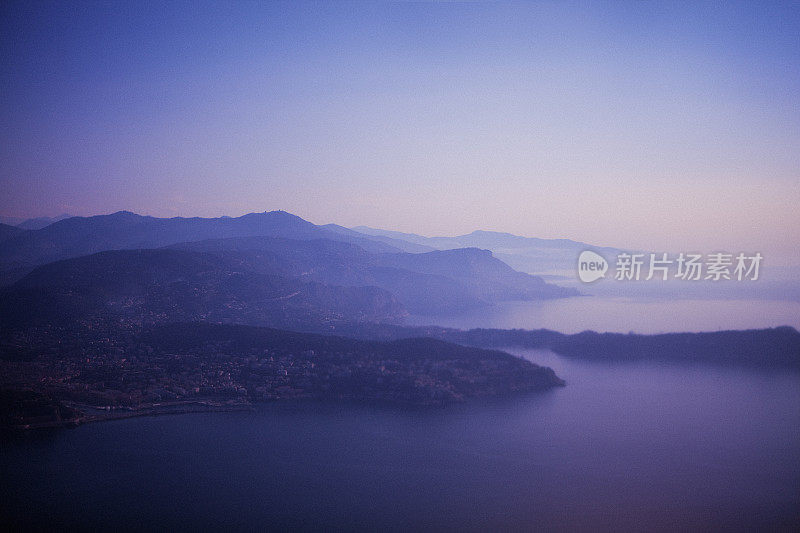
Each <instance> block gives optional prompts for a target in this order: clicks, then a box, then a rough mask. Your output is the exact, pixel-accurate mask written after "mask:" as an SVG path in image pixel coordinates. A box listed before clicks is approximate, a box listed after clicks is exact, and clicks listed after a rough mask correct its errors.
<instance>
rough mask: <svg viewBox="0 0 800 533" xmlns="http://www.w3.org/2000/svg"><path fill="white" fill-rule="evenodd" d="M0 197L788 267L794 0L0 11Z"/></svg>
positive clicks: (796, 125) (2, 206)
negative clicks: (575, 243)
mask: <svg viewBox="0 0 800 533" xmlns="http://www.w3.org/2000/svg"><path fill="white" fill-rule="evenodd" d="M0 56H2V57H1V59H0V91H1V93H0V94H2V99H0V190H1V191H2V192H1V193H0V215H5V216H13V217H33V216H54V215H58V214H60V213H65V212H66V213H70V214H74V215H93V214H102V213H110V212H114V211H118V210H123V209H126V210H130V211H134V212H137V213H141V214H148V215H153V216H220V215H230V216H238V215H241V214H244V213H248V212H253V211H268V210H274V209H283V210H286V211H289V212H292V213H295V214H297V215H299V216H301V217H303V218H306V219H308V220H310V221H312V222H315V223H329V222H335V223H338V224H342V225H345V226H355V225H361V224H364V225H369V226H373V227H382V228H386V229H396V230H401V231H409V232H415V233H421V234H425V235H454V234H463V233H468V232H471V231H473V230H475V229H486V230H497V231H507V232H511V233H516V234H520V235H527V236H536V237H549V238H571V239H575V240H581V241H585V242H590V243H593V244H598V245H612V246H620V247H638V248H641V249H648V250H664V251H682V250H687V251H689V250H695V251H703V252H713V251H718V250H726V251H731V252H738V251H760V252H762V253H764V254H765V256H766V257H767V260H769V259H770V258H774V262H776V263H777V262H794V263H797V264H800V247H798V246H797V243H798V242H800V209H798V203H799V202H800V3H798V2H786V3H772V2H745V3H735V2H718V3H716V2H715V3H703V2H687V3H681V2H663V3H661V2H635V3H625V2H612V3H605V2H587V3H583V2H580V3H571V2H542V3H496V2H492V3H479V2H475V3H465V4H461V3H451V2H446V3H405V2H404V3H383V2H381V3H377V2H376V3H372V2H370V3H343V2H325V3H251V2H230V3H229V2H193V3H181V2H165V3H148V2H138V1H137V2H103V3H92V2H76V3H70V2H58V3H56V2H54V3H43V2H15V1H7V2H3V3H2V5H0Z"/></svg>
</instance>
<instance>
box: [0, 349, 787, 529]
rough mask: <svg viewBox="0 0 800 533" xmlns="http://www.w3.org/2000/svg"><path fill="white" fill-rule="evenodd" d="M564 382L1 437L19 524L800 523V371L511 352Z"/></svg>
mask: <svg viewBox="0 0 800 533" xmlns="http://www.w3.org/2000/svg"><path fill="white" fill-rule="evenodd" d="M511 351H514V352H515V353H517V354H519V355H522V356H524V357H527V358H529V359H531V360H533V361H535V362H538V363H542V364H546V365H549V366H551V367H553V368H554V369H555V371H556V372H557V373H558V374H559V375H560V376H561V377H563V378H564V379H566V381H567V386H566V387H563V388H557V389H554V390H551V391H548V392H543V393H532V394H527V395H522V396H515V397H510V398H505V399H500V400H492V401H473V402H468V403H466V404H461V405H456V406H451V407H446V408H436V409H423V410H404V409H394V408H381V407H374V406H366V405H352V404H334V405H331V404H327V405H326V404H320V403H292V404H280V403H276V404H268V405H262V406H260V407H259V408H257V409H256V410H254V411H253V412H233V413H201V414H188V415H170V416H160V417H145V418H136V419H128V420H119V421H112V422H104V423H97V424H89V425H84V426H81V427H78V428H75V429H68V430H61V431H54V432H50V433H46V434H40V435H37V436H31V437H28V438H24V439H13V440H4V441H3V442H2V453H1V454H0V469H1V471H0V473H1V474H2V481H0V484H2V489H3V494H2V501H1V503H0V506H2V507H1V509H2V513H3V514H4V515H5V516H6V518H5V520H10V523H11V525H12V526H13V525H19V524H20V521H22V522H25V523H27V525H31V524H33V525H45V524H46V525H48V526H51V527H52V526H55V527H57V528H58V527H62V528H63V527H69V528H71V529H74V528H75V527H82V528H90V529H96V528H103V529H116V530H131V529H142V528H145V529H158V530H173V529H175V530H186V529H201V530H209V529H214V530H218V529H220V528H224V529H226V530H231V529H232V530H258V531H263V530H282V529H285V528H293V529H300V530H324V531H336V530H365V531H379V530H390V531H392V530H394V531H417V530H451V531H477V530H481V531H499V530H511V531H531V530H534V529H536V530H543V531H637V530H638V531H676V530H688V531H692V530H694V531H719V530H722V531H726V530H727V531H754V530H761V531H766V530H769V531H780V530H786V531H790V530H795V531H796V530H798V528H799V527H800V374H799V373H797V372H787V371H769V370H753V369H750V370H745V369H740V368H730V367H722V366H713V365H699V364H698V365H686V364H669V363H658V364H657V363H596V362H595V363H593V362H586V361H578V360H571V359H568V358H564V357H560V356H558V355H555V354H553V353H551V352H548V351H534V350H511Z"/></svg>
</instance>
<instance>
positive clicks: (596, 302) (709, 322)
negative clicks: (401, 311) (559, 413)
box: [407, 296, 800, 333]
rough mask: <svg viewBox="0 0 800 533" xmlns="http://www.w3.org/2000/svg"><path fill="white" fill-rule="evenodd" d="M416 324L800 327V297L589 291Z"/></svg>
mask: <svg viewBox="0 0 800 533" xmlns="http://www.w3.org/2000/svg"><path fill="white" fill-rule="evenodd" d="M407 323H408V324H410V325H428V324H440V325H442V326H449V327H455V328H467V329H469V328H523V329H538V328H547V329H552V330H555V331H561V332H563V333H578V332H580V331H584V330H587V329H591V330H594V331H601V332H602V331H614V332H619V333H628V332H629V331H635V332H636V333H665V332H675V331H717V330H721V329H750V328H770V327H775V326H792V327H794V328H797V329H800V302H797V301H787V300H756V299H742V300H722V299H663V298H654V299H648V298H619V297H616V298H614V297H594V296H585V297H577V298H564V299H560V300H549V301H541V302H505V303H502V304H498V305H496V306H495V307H493V308H490V309H489V310H486V309H481V310H480V311H476V312H472V313H466V314H463V315H456V316H450V317H439V316H436V317H428V316H411V317H409V318H408V320H407Z"/></svg>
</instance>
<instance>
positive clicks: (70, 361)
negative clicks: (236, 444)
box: [0, 323, 564, 428]
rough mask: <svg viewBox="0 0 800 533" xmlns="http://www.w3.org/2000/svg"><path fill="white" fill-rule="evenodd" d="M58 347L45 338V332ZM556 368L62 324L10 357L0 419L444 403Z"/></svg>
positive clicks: (0, 380)
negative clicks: (284, 405)
mask: <svg viewBox="0 0 800 533" xmlns="http://www.w3.org/2000/svg"><path fill="white" fill-rule="evenodd" d="M47 338H49V339H50V340H49V341H47V342H48V343H49V346H45V345H44V344H41V339H47ZM563 384H564V382H563V381H561V380H560V379H559V378H558V377H556V375H555V374H554V373H553V371H552V370H551V369H549V368H544V367H539V366H537V365H535V364H532V363H530V362H528V361H525V360H523V359H520V358H517V357H514V356H511V355H509V354H507V353H504V352H499V351H495V350H485V349H479V348H469V347H463V346H458V345H455V344H452V343H447V342H444V341H440V340H436V339H425V338H421V339H403V340H397V341H391V342H377V341H359V340H353V339H347V338H342V337H334V336H324V335H314V334H308V333H295V332H289V331H281V330H275V329H269V328H253V327H248V326H223V325H212V324H198V323H193V324H169V325H163V326H157V327H154V328H145V329H143V330H139V331H124V330H120V329H111V330H102V331H98V330H94V331H92V330H89V329H86V328H81V329H74V328H73V329H70V328H66V329H60V330H58V331H56V330H50V331H49V332H48V334H47V335H44V336H42V337H40V349H39V350H38V352H37V354H36V356H35V357H34V358H32V359H31V360H28V361H18V360H17V361H9V360H1V359H0V425H5V426H6V427H9V426H10V427H18V428H21V427H46V426H54V425H64V424H72V423H79V422H83V421H90V420H101V419H106V418H117V417H125V416H135V415H138V414H154V413H162V412H181V411H183V410H196V409H216V408H237V407H243V406H247V405H250V404H251V403H253V402H257V401H268V400H281V399H301V398H304V399H317V400H337V401H341V400H348V401H367V402H386V403H396V404H403V405H417V406H423V405H441V404H446V403H451V402H455V401H462V400H464V399H467V398H475V397H483V396H499V395H506V394H510V393H519V392H525V391H534V390H543V389H548V388H551V387H554V386H559V385H563Z"/></svg>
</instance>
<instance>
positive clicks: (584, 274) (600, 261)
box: [578, 250, 608, 283]
mask: <svg viewBox="0 0 800 533" xmlns="http://www.w3.org/2000/svg"><path fill="white" fill-rule="evenodd" d="M607 270H608V262H607V261H606V260H605V258H604V257H603V256H602V255H600V254H598V253H595V252H593V251H591V250H584V251H582V252H581V255H580V256H578V278H579V279H580V280H581V281H582V282H584V283H591V282H593V281H596V280H598V279H600V278H602V277H605V274H606V271H607Z"/></svg>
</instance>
